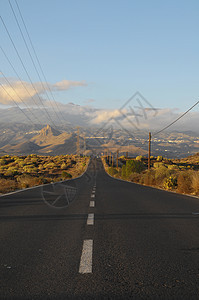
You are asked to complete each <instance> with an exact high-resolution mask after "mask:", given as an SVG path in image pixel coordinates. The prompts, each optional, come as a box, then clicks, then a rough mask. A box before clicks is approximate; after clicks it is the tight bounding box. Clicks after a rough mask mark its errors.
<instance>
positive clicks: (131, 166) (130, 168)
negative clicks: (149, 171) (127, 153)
mask: <svg viewBox="0 0 199 300" xmlns="http://www.w3.org/2000/svg"><path fill="white" fill-rule="evenodd" d="M143 169H144V164H143V163H142V162H141V161H136V160H128V161H127V162H126V176H129V175H130V174H131V173H132V172H137V173H140V172H141V171H143Z"/></svg>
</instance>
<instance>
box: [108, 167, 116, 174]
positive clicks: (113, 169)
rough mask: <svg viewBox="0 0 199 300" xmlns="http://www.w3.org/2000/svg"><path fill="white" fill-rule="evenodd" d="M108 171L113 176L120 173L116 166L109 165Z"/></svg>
mask: <svg viewBox="0 0 199 300" xmlns="http://www.w3.org/2000/svg"><path fill="white" fill-rule="evenodd" d="M108 173H109V174H110V175H111V176H114V175H116V174H117V173H118V171H117V170H116V169H115V168H113V167H109V168H108Z"/></svg>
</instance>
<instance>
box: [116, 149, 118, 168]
mask: <svg viewBox="0 0 199 300" xmlns="http://www.w3.org/2000/svg"><path fill="white" fill-rule="evenodd" d="M118 156H119V150H117V159H116V167H117V169H118Z"/></svg>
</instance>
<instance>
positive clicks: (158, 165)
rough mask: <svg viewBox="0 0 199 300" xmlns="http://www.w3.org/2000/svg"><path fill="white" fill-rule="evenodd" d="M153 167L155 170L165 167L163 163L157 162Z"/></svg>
mask: <svg viewBox="0 0 199 300" xmlns="http://www.w3.org/2000/svg"><path fill="white" fill-rule="evenodd" d="M153 166H154V168H160V167H162V166H164V164H163V163H162V162H155V163H154V164H153Z"/></svg>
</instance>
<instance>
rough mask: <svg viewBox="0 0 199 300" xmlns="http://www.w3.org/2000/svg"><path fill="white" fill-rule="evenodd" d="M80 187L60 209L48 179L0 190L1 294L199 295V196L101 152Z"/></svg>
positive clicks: (4, 296)
mask: <svg viewBox="0 0 199 300" xmlns="http://www.w3.org/2000/svg"><path fill="white" fill-rule="evenodd" d="M59 188H60V189H61V188H62V187H61V186H59V187H58V188H57V189H59ZM74 189H76V193H75V196H74V197H71V198H70V197H69V198H67V204H68V202H70V201H71V202H70V203H69V205H68V206H67V207H64V208H59V209H58V208H57V205H58V203H59V201H61V202H60V206H64V205H65V204H66V202H64V201H66V198H65V200H64V199H62V200H60V199H61V198H60V197H57V194H58V195H59V191H58V192H56V193H57V194H56V193H55V195H54V194H53V193H49V197H51V198H52V199H50V200H49V202H48V200H47V201H46V202H45V201H44V200H45V197H47V196H48V191H47V192H46V190H44V189H42V187H38V188H34V189H29V190H25V191H22V192H19V193H14V194H11V195H7V196H3V197H0V249H1V254H0V276H1V278H0V280H1V282H0V299H199V214H198V213H199V199H197V198H193V197H188V196H183V195H179V194H174V193H169V192H165V191H162V190H157V189H153V188H150V187H144V186H140V185H136V184H133V183H129V182H124V181H121V180H116V179H113V178H111V177H110V176H108V175H107V174H106V173H105V171H104V169H103V166H102V163H101V161H100V160H99V159H93V160H92V161H91V162H90V165H89V167H88V170H87V173H85V174H84V175H83V176H82V177H80V178H78V179H76V180H74V182H73V186H72V190H74ZM44 192H46V194H45V196H44ZM63 193H64V189H63ZM63 193H62V192H60V195H62V194H63ZM53 197H54V198H53ZM58 198H59V199H58ZM46 199H47V198H46ZM53 199H54V200H53ZM56 199H58V200H56ZM68 200H69V201H68Z"/></svg>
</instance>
